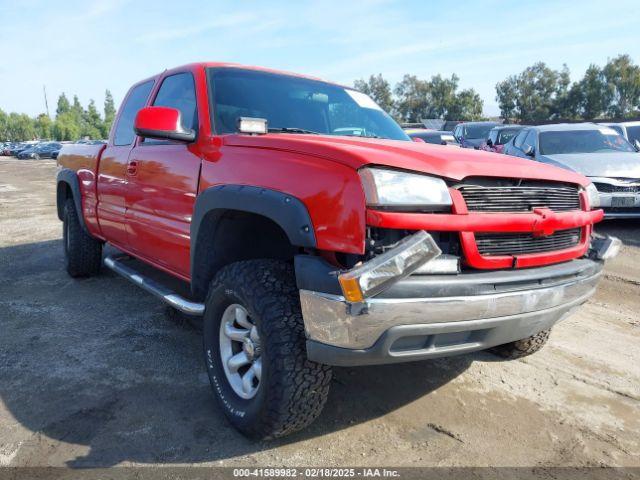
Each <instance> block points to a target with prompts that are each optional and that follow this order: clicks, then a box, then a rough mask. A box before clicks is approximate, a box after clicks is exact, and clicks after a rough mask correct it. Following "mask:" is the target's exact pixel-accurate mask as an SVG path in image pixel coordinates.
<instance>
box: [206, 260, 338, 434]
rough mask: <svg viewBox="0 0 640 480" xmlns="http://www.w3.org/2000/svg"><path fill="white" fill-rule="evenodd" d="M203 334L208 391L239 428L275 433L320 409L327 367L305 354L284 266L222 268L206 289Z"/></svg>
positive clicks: (290, 276)
mask: <svg viewBox="0 0 640 480" xmlns="http://www.w3.org/2000/svg"><path fill="white" fill-rule="evenodd" d="M203 334H204V355H205V362H206V366H207V372H208V374H209V379H210V381H211V386H212V388H213V392H214V395H215V396H216V398H217V400H218V403H219V404H220V406H221V407H222V409H223V411H224V413H225V415H226V416H227V418H228V419H229V421H230V422H231V423H232V424H233V426H234V427H235V428H237V429H238V430H239V431H240V432H242V433H243V434H245V435H247V436H248V437H251V438H255V439H267V438H276V437H283V436H285V435H289V434H291V433H293V432H296V431H298V430H301V429H303V428H305V427H306V426H307V425H309V424H311V422H313V421H314V420H315V419H316V418H317V417H318V415H320V412H321V411H322V408H323V407H324V404H325V402H326V400H327V396H328V393H329V383H330V381H331V368H330V367H328V366H326V365H321V364H319V363H315V362H312V361H310V360H308V359H307V355H306V344H305V335H304V325H303V321H302V314H301V311H300V300H299V294H298V290H297V288H296V285H295V278H294V272H293V267H292V266H291V265H289V264H287V263H285V262H281V261H276V260H250V261H244V262H237V263H234V264H231V265H228V266H227V267H225V268H223V269H222V270H221V271H220V272H219V273H218V274H217V275H216V277H215V279H214V280H213V281H212V283H211V286H210V289H209V294H208V296H207V300H206V308H205V314H204V324H203Z"/></svg>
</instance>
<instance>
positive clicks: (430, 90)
mask: <svg viewBox="0 0 640 480" xmlns="http://www.w3.org/2000/svg"><path fill="white" fill-rule="evenodd" d="M458 81H459V78H458V76H457V75H455V74H453V75H451V77H450V78H443V77H442V76H441V75H434V76H432V77H431V80H428V81H427V80H420V79H419V78H417V77H416V76H415V75H405V76H404V77H403V79H402V81H401V82H400V83H398V84H397V85H396V88H395V93H396V95H397V97H398V100H397V102H396V108H397V113H398V115H399V117H400V118H401V119H402V120H404V121H406V122H418V121H420V120H421V119H423V118H441V119H444V120H477V119H480V118H482V107H483V102H482V99H481V98H480V95H478V93H477V92H476V91H475V90H473V89H467V90H463V91H461V92H459V93H458V92H457V90H458Z"/></svg>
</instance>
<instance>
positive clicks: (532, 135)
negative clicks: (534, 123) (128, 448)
mask: <svg viewBox="0 0 640 480" xmlns="http://www.w3.org/2000/svg"><path fill="white" fill-rule="evenodd" d="M522 146H523V148H527V147H531V148H536V131H535V130H529V134H528V135H527V138H526V139H525V141H524V144H523V145H522Z"/></svg>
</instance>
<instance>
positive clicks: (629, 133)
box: [600, 121, 640, 150]
mask: <svg viewBox="0 0 640 480" xmlns="http://www.w3.org/2000/svg"><path fill="white" fill-rule="evenodd" d="M600 125H606V126H608V127H611V128H613V129H614V130H615V131H616V132H618V133H619V134H620V135H622V136H623V137H624V138H626V139H627V140H629V143H631V144H632V145H633V146H635V147H636V149H638V150H640V121H636V122H618V123H601V124H600Z"/></svg>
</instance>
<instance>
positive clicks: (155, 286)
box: [104, 255, 204, 316]
mask: <svg viewBox="0 0 640 480" xmlns="http://www.w3.org/2000/svg"><path fill="white" fill-rule="evenodd" d="M127 258H130V257H128V256H126V255H117V256H116V255H109V256H107V257H105V259H104V264H105V266H106V267H107V268H109V269H110V270H113V271H114V272H116V273H117V274H118V275H121V276H123V277H124V278H126V279H128V280H130V281H131V282H133V283H135V284H136V285H138V286H139V287H141V288H142V289H143V290H146V291H147V292H149V293H151V294H152V295H155V296H156V297H158V298H159V299H160V300H162V301H163V302H165V303H166V304H168V305H170V306H172V307H173V308H175V309H177V310H180V311H181V312H183V313H186V314H187V315H198V316H200V315H203V314H204V303H198V302H192V301H190V300H187V299H186V298H184V297H182V296H181V295H178V294H177V293H176V292H174V291H173V290H171V289H169V288H167V287H165V286H164V285H160V284H159V283H158V282H156V281H155V280H152V279H151V278H149V277H145V276H144V275H142V274H141V273H139V272H137V271H136V270H134V269H133V268H131V267H129V266H127V265H125V264H124V263H123V262H122V260H124V259H127Z"/></svg>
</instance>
